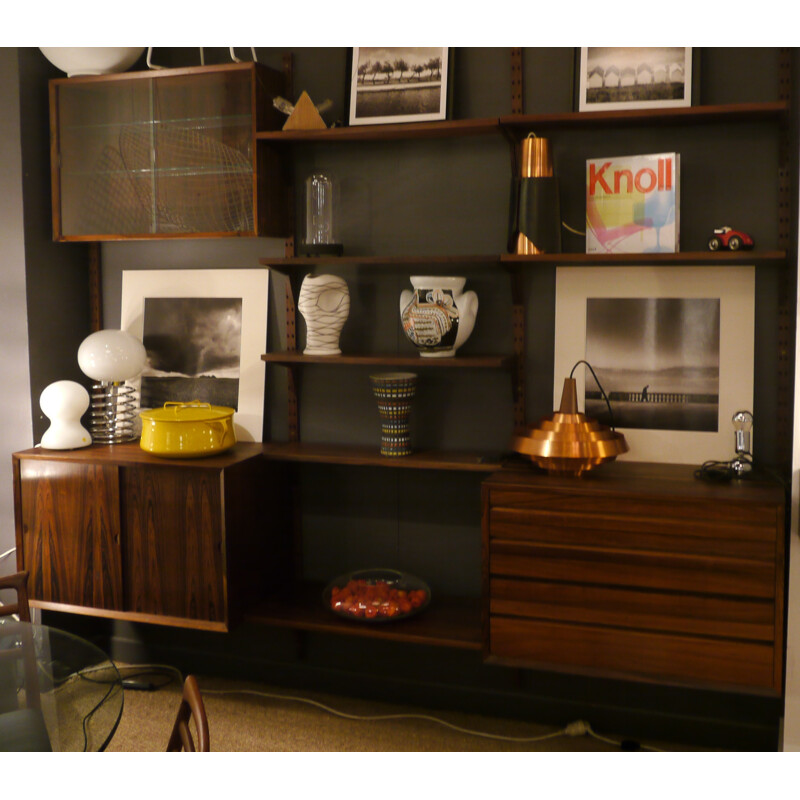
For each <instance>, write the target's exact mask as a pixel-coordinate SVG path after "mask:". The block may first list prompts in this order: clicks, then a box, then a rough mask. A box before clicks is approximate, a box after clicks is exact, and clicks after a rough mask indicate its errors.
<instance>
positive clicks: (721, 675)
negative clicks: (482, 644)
mask: <svg viewBox="0 0 800 800" xmlns="http://www.w3.org/2000/svg"><path fill="white" fill-rule="evenodd" d="M489 635H490V641H491V647H490V651H491V654H492V656H493V657H494V658H496V659H498V660H503V661H510V662H520V663H524V664H526V665H528V666H534V665H535V666H537V667H540V668H545V669H546V668H555V669H563V668H567V669H573V670H574V669H577V670H578V671H582V672H588V673H595V674H600V673H602V674H604V675H606V676H608V675H618V676H620V677H639V678H646V679H654V680H659V681H666V682H670V681H679V682H682V683H686V682H691V683H700V684H705V683H708V684H714V685H717V686H721V685H722V686H724V685H730V686H732V687H733V686H738V687H741V688H747V689H754V688H757V689H769V690H773V691H776V692H777V691H780V685H779V683H778V678H777V675H778V673H779V671H778V670H776V669H775V664H774V655H773V648H772V647H771V646H770V645H767V644H759V643H755V642H738V641H727V640H724V639H723V640H720V639H705V638H701V637H690V636H673V635H669V634H660V633H650V632H640V631H627V630H619V629H614V628H599V627H592V626H587V625H567V624H560V623H553V622H543V621H538V620H522V619H515V618H509V617H499V616H494V617H492V618H491V621H490V630H489Z"/></svg>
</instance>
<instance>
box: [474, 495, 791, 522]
mask: <svg viewBox="0 0 800 800" xmlns="http://www.w3.org/2000/svg"><path fill="white" fill-rule="evenodd" d="M489 505H490V506H491V507H492V508H497V507H499V508H515V509H518V510H520V511H531V510H535V511H546V512H548V513H550V514H558V513H565V514H584V515H588V516H596V515H599V516H605V515H612V516H613V515H616V516H622V517H625V518H629V519H635V518H637V517H642V518H646V519H652V520H659V519H682V520H685V521H687V522H696V521H698V520H705V521H708V522H713V523H715V524H716V525H718V526H720V527H721V528H725V527H726V526H728V525H739V524H741V525H746V526H749V525H762V524H763V522H764V519H765V518H767V519H769V518H770V517H772V518H773V519H774V516H775V510H776V507H777V506H776V505H775V504H774V503H767V502H741V501H737V500H734V499H732V500H730V501H729V502H726V501H721V500H719V498H715V499H702V498H701V499H698V498H693V497H684V496H681V495H680V494H677V495H676V496H674V497H671V496H665V497H652V496H641V497H639V496H636V495H627V494H623V493H616V492H613V491H609V492H592V493H589V492H585V491H582V490H581V488H580V484H578V485H577V487H576V490H575V491H564V490H562V491H558V492H555V491H543V490H541V489H535V488H531V489H509V488H493V487H491V488H489Z"/></svg>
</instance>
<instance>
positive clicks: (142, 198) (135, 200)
mask: <svg viewBox="0 0 800 800" xmlns="http://www.w3.org/2000/svg"><path fill="white" fill-rule="evenodd" d="M283 87H284V76H283V74H282V73H280V72H278V71H276V70H273V69H270V68H268V67H265V66H264V65H261V64H257V63H236V64H225V65H219V66H210V67H190V68H185V69H164V70H148V71H143V72H129V73H121V74H115V75H101V76H86V77H73V78H59V79H54V80H52V81H50V126H51V168H52V188H53V193H52V194H53V237H54V239H56V240H58V241H97V240H113V239H146V238H177V237H197V236H256V235H273V236H282V235H284V234H285V233H286V226H287V220H286V217H287V203H286V199H285V198H286V194H285V186H286V181H285V179H284V176H283V174H282V167H281V165H280V163H279V162H278V160H277V159H276V158H275V157H274V154H273V153H272V152H271V151H270V150H268V149H267V148H263V147H261V146H260V144H259V143H257V140H256V135H255V134H256V131H258V130H264V129H265V128H266V129H267V130H269V129H276V128H279V127H280V126H281V125H282V123H283V122H284V121H285V118H284V117H281V116H280V114H279V113H278V112H277V111H276V110H275V109H274V107H273V104H272V101H273V98H274V97H275V96H276V95H280V94H282V92H283V90H284V88H283Z"/></svg>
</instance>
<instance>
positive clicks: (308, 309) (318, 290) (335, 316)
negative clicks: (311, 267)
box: [297, 275, 350, 356]
mask: <svg viewBox="0 0 800 800" xmlns="http://www.w3.org/2000/svg"><path fill="white" fill-rule="evenodd" d="M297 308H298V309H299V311H300V313H301V314H302V315H303V319H304V320H305V322H306V347H305V350H303V352H304V353H305V354H306V355H311V356H335V355H339V353H341V352H342V351H341V350H340V349H339V334H340V333H341V332H342V328H343V327H344V323H345V322H346V320H347V316H348V314H349V313H350V291H349V290H348V288H347V282H346V281H345V280H344V278H340V277H339V276H338V275H306V277H305V278H304V279H303V284H302V286H301V287H300V295H299V296H298V298H297Z"/></svg>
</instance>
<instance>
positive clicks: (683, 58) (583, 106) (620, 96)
mask: <svg viewBox="0 0 800 800" xmlns="http://www.w3.org/2000/svg"><path fill="white" fill-rule="evenodd" d="M692 72H693V70H692V48H691V47H581V48H580V58H579V59H578V81H577V83H578V111H618V110H621V109H636V108H678V107H681V106H690V105H691V104H692Z"/></svg>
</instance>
